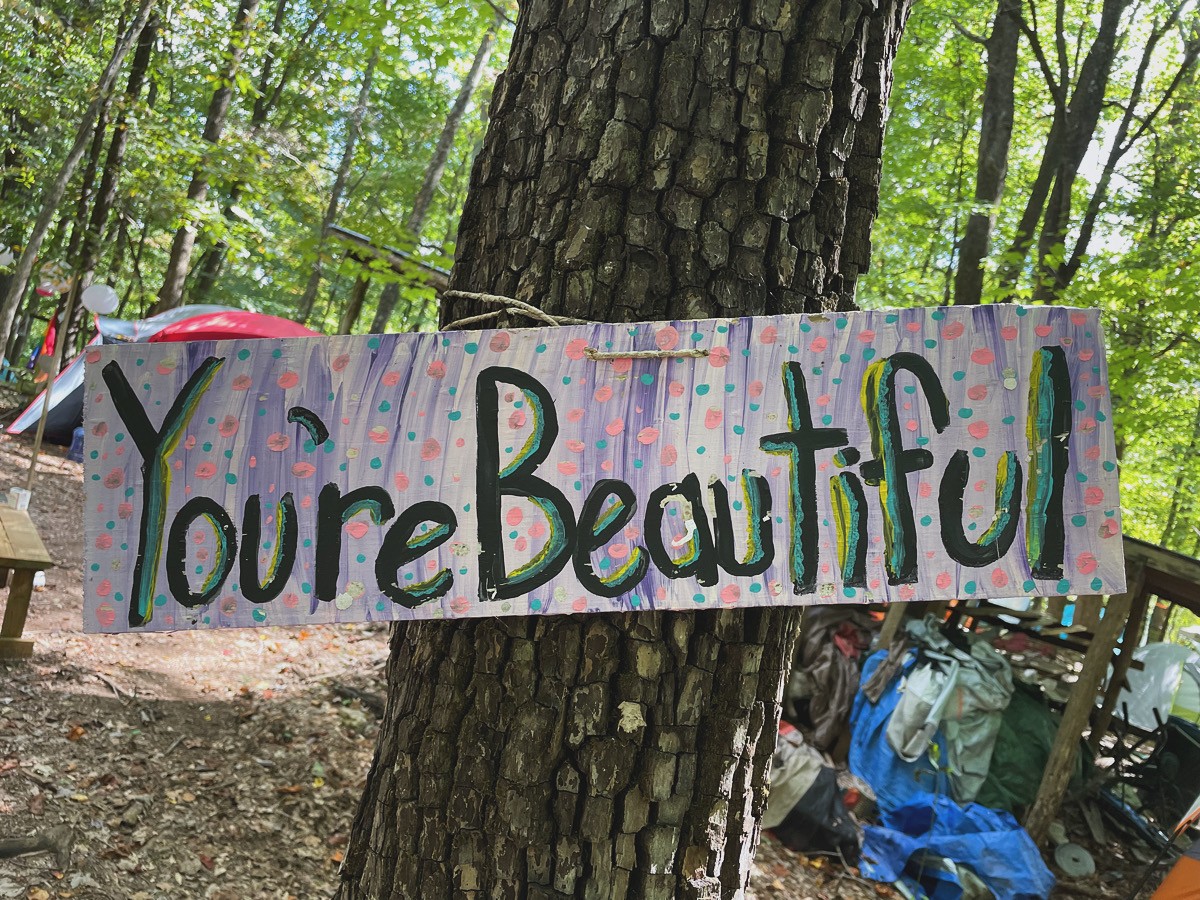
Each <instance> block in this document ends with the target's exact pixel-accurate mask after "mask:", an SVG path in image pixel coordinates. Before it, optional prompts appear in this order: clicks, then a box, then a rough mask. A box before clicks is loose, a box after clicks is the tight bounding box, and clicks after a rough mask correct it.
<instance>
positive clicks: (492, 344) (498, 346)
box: [488, 331, 512, 353]
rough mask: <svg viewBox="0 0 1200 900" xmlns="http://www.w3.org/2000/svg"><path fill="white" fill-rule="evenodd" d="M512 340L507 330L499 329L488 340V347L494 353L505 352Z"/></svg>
mask: <svg viewBox="0 0 1200 900" xmlns="http://www.w3.org/2000/svg"><path fill="white" fill-rule="evenodd" d="M511 342H512V338H510V337H509V336H508V332H507V331H497V332H496V333H495V334H493V335H492V338H491V340H489V341H488V349H489V350H491V351H492V352H493V353H503V352H504V351H505V350H507V349H508V346H509V344H510V343H511Z"/></svg>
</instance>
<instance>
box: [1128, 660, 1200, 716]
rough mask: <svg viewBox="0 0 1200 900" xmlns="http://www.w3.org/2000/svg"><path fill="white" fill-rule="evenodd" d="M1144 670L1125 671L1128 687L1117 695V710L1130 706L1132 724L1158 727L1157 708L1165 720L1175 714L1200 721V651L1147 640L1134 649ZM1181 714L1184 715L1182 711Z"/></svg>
mask: <svg viewBox="0 0 1200 900" xmlns="http://www.w3.org/2000/svg"><path fill="white" fill-rule="evenodd" d="M1133 658H1134V659H1135V660H1137V661H1138V662H1141V663H1142V665H1143V666H1144V668H1143V669H1142V670H1141V671H1138V670H1136V669H1130V670H1129V672H1128V673H1127V674H1126V678H1128V680H1129V690H1125V689H1122V690H1121V693H1120V695H1119V696H1118V697H1117V712H1118V713H1120V712H1121V710H1122V709H1123V704H1128V706H1129V724H1130V725H1133V726H1135V727H1137V728H1140V729H1142V730H1143V731H1153V730H1154V729H1155V728H1157V727H1158V722H1157V721H1155V718H1154V711H1155V710H1156V709H1157V710H1158V714H1159V716H1161V717H1162V721H1164V722H1165V721H1167V717H1168V716H1170V715H1171V714H1172V707H1176V708H1175V709H1174V713H1175V714H1176V715H1180V716H1181V718H1186V719H1190V720H1191V721H1200V654H1197V653H1196V652H1195V651H1194V650H1190V649H1188V648H1187V647H1181V646H1180V645H1179V644H1147V645H1146V646H1145V647H1139V648H1138V649H1137V650H1135V651H1133ZM1181 714H1182V715H1181Z"/></svg>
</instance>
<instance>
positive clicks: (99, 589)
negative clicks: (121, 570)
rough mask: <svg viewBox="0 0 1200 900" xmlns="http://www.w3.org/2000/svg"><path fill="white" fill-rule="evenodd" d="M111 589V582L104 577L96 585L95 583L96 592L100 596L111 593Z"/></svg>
mask: <svg viewBox="0 0 1200 900" xmlns="http://www.w3.org/2000/svg"><path fill="white" fill-rule="evenodd" d="M112 589H113V588H112V582H111V581H109V580H108V579H107V578H105V579H104V580H103V581H101V582H100V583H99V584H98V585H96V594H97V595H98V596H100V597H107V596H108V595H109V594H111V593H112Z"/></svg>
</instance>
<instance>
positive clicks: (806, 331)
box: [792, 322, 812, 352]
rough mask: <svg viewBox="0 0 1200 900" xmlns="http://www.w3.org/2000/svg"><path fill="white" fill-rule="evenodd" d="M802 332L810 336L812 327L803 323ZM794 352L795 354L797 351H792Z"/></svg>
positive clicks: (801, 325) (801, 324)
mask: <svg viewBox="0 0 1200 900" xmlns="http://www.w3.org/2000/svg"><path fill="white" fill-rule="evenodd" d="M800 330H801V331H803V332H804V333H805V334H808V333H809V332H810V331H812V326H811V325H809V324H808V323H807V322H801V323H800ZM792 352H795V351H792Z"/></svg>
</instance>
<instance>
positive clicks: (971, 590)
mask: <svg viewBox="0 0 1200 900" xmlns="http://www.w3.org/2000/svg"><path fill="white" fill-rule="evenodd" d="M963 590H964V591H966V592H967V593H968V594H973V593H975V582H973V581H968V582H967V583H966V584H964V585H963Z"/></svg>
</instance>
